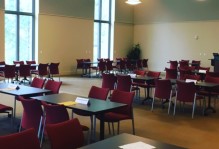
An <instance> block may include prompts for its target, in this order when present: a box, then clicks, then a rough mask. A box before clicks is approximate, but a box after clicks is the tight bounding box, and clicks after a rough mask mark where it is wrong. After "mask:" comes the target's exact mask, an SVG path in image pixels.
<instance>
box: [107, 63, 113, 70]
mask: <svg viewBox="0 0 219 149" xmlns="http://www.w3.org/2000/svg"><path fill="white" fill-rule="evenodd" d="M106 71H107V73H110V72H111V71H113V61H106Z"/></svg>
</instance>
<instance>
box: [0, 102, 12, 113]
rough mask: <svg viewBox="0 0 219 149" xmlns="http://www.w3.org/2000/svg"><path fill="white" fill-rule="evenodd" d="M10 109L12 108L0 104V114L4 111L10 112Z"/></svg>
mask: <svg viewBox="0 0 219 149" xmlns="http://www.w3.org/2000/svg"><path fill="white" fill-rule="evenodd" d="M12 109H13V108H12V107H9V106H6V105H3V104H0V112H4V111H7V110H12Z"/></svg>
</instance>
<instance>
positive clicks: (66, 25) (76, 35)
mask: <svg viewBox="0 0 219 149" xmlns="http://www.w3.org/2000/svg"><path fill="white" fill-rule="evenodd" d="M38 38H39V51H38V52H39V53H38V55H39V59H38V61H39V62H41V63H49V62H61V63H60V67H59V69H60V72H61V75H69V74H73V73H75V68H76V59H77V58H91V59H92V57H93V53H92V50H93V20H88V19H87V20H86V19H77V18H73V17H66V16H55V15H46V14H40V15H39V37H38Z"/></svg>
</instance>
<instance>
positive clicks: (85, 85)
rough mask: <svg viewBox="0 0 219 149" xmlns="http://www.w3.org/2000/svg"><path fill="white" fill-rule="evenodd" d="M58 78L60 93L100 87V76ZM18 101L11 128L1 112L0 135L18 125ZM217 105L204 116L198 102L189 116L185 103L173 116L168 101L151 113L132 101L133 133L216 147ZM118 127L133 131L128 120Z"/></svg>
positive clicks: (218, 129) (192, 145)
mask: <svg viewBox="0 0 219 149" xmlns="http://www.w3.org/2000/svg"><path fill="white" fill-rule="evenodd" d="M57 80H58V79H57ZM61 81H63V84H62V86H61V89H60V92H67V93H71V94H76V95H80V96H87V95H88V92H89V89H90V87H91V86H92V85H96V86H101V79H99V78H81V77H61ZM141 97H142V98H143V97H144V92H143V89H142V90H141ZM0 98H1V103H3V104H7V105H11V106H13V101H14V97H13V96H9V95H4V94H0ZM17 103H18V104H17V113H16V114H17V118H18V119H17V120H16V125H14V126H13V127H11V121H10V118H7V115H6V114H0V135H5V134H9V133H13V132H16V130H17V124H18V123H19V118H20V116H21V114H22V106H21V104H20V103H19V102H17ZM212 104H213V103H212ZM218 107H219V105H217V107H216V110H217V112H216V113H210V114H209V115H208V116H203V115H202V108H201V107H200V106H199V103H198V105H197V108H196V111H195V116H194V119H192V118H191V109H192V107H191V105H188V106H185V107H184V109H182V108H181V109H179V107H178V108H177V111H176V116H175V117H173V116H172V115H168V114H167V104H166V106H165V108H164V109H162V108H161V105H160V102H159V100H157V101H156V104H155V109H154V111H153V112H151V111H150V108H151V105H150V102H149V103H146V104H145V105H142V104H141V102H139V101H135V102H134V116H135V129H136V135H138V136H142V137H147V138H151V139H155V140H158V141H162V142H165V143H170V144H175V145H179V146H182V147H186V148H199V149H200V148H203V149H204V148H218V147H219V142H218V138H219V125H218V124H219V112H218V110H219V109H218ZM172 111H173V110H172V109H171V112H172ZM69 112H70V110H69ZM171 114H172V113H171ZM77 117H78V118H79V120H80V122H81V123H82V124H83V125H87V126H90V119H89V118H88V117H81V116H77ZM106 126H107V125H106ZM120 127H121V129H120V133H123V132H126V133H132V129H131V121H124V122H121V125H120ZM98 130H99V121H97V136H98ZM105 132H106V133H105V134H106V135H105V137H111V135H109V134H108V127H106V130H105ZM85 136H86V134H85ZM85 142H86V141H85ZM43 148H44V149H47V148H50V147H49V141H48V140H47V139H46V140H45V141H44V145H43Z"/></svg>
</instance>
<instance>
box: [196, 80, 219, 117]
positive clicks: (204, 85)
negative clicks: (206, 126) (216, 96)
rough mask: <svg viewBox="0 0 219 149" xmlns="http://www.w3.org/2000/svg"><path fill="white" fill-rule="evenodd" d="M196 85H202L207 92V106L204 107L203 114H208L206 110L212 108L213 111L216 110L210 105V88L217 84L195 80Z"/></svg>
mask: <svg viewBox="0 0 219 149" xmlns="http://www.w3.org/2000/svg"><path fill="white" fill-rule="evenodd" d="M196 85H197V86H200V87H204V88H205V90H206V91H207V92H208V106H207V107H206V108H205V109H204V115H208V114H207V111H208V110H212V112H213V113H215V112H216V110H215V109H214V108H213V107H212V106H211V89H212V88H213V87H216V86H218V85H219V84H216V83H209V82H197V83H196Z"/></svg>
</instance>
